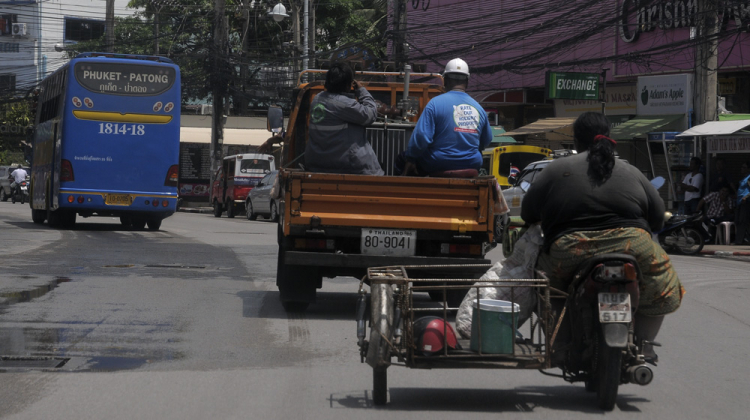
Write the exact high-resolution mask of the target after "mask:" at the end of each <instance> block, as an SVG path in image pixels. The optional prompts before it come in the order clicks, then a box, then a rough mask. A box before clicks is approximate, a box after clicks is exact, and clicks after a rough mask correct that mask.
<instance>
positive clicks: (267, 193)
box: [245, 171, 279, 222]
mask: <svg viewBox="0 0 750 420" xmlns="http://www.w3.org/2000/svg"><path fill="white" fill-rule="evenodd" d="M278 175H279V171H271V172H269V173H267V174H266V176H264V177H263V179H261V180H260V182H258V185H256V186H255V188H253V189H252V190H250V193H249V194H248V195H247V200H245V210H246V213H245V214H246V216H247V220H255V219H257V218H258V216H259V215H261V216H263V217H264V218H266V219H269V220H271V221H273V222H277V221H278V220H279V198H278V194H277V191H276V190H277V189H278V187H277V188H275V189H274V184H276V179H277V178H278ZM272 195H273V196H272Z"/></svg>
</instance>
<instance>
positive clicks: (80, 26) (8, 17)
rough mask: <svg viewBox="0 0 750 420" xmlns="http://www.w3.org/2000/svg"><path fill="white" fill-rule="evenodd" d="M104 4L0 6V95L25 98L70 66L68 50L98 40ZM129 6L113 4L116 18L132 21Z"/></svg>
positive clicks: (54, 0)
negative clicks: (63, 67) (42, 81)
mask: <svg viewBox="0 0 750 420" xmlns="http://www.w3.org/2000/svg"><path fill="white" fill-rule="evenodd" d="M106 3H107V2H106V0H0V95H7V94H11V95H24V94H25V93H26V92H27V91H28V90H29V89H32V88H34V87H35V86H36V84H37V83H38V82H39V81H40V80H42V79H43V78H44V77H46V76H47V75H49V74H51V73H52V72H54V71H55V70H57V69H58V68H59V67H61V66H62V65H63V64H65V63H66V62H67V59H68V58H67V57H68V56H67V53H66V52H65V51H64V49H65V48H69V49H70V48H74V45H75V44H76V43H77V42H79V41H88V40H91V39H98V38H100V37H101V36H102V35H103V34H104V31H105V14H106ZM127 4H128V0H115V2H114V5H115V16H129V15H132V14H133V13H134V12H135V10H134V9H128V8H127ZM55 47H57V49H56V48H55ZM58 50H59V51H58Z"/></svg>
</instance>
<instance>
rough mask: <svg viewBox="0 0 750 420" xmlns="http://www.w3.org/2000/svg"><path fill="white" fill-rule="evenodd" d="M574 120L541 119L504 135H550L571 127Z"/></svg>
mask: <svg viewBox="0 0 750 420" xmlns="http://www.w3.org/2000/svg"><path fill="white" fill-rule="evenodd" d="M575 121H576V119H575V118H542V119H541V120H538V121H535V122H533V123H531V124H528V125H524V126H523V127H519V128H516V129H514V130H513V131H509V132H507V133H505V135H506V136H526V135H529V134H542V133H551V132H555V131H558V130H561V129H563V128H565V127H569V126H571V125H573V123H574V122H575Z"/></svg>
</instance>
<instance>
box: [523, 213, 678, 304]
mask: <svg viewBox="0 0 750 420" xmlns="http://www.w3.org/2000/svg"><path fill="white" fill-rule="evenodd" d="M608 253H623V254H629V255H632V256H633V257H635V259H636V261H638V266H639V267H640V269H641V274H642V275H643V282H642V283H641V284H640V290H641V297H640V305H639V307H638V313H640V314H643V315H647V316H657V315H665V314H668V313H671V312H674V311H676V310H677V308H679V307H680V303H681V302H682V297H683V296H684V294H685V289H684V288H683V287H682V284H681V283H680V279H679V278H677V273H676V272H675V271H674V267H672V263H671V262H670V260H669V256H668V255H667V253H666V252H665V251H664V249H662V247H661V246H660V245H659V244H658V243H656V242H654V241H653V240H652V239H651V235H650V234H649V233H648V232H646V231H645V230H643V229H638V228H618V229H607V230H598V231H588V232H575V233H570V234H567V235H563V236H561V237H560V238H558V239H557V240H556V241H555V242H554V243H553V244H552V245H551V247H550V249H549V252H544V251H542V252H541V253H540V254H539V260H538V262H537V269H538V270H541V271H543V272H544V273H545V274H546V275H547V277H548V278H549V280H550V286H552V287H554V288H556V289H559V290H563V291H565V290H567V289H568V286H569V285H570V281H571V279H572V276H573V272H574V271H575V270H576V269H577V268H578V266H579V265H580V264H581V263H582V262H584V261H585V260H586V259H588V258H590V257H592V256H595V255H600V254H608Z"/></svg>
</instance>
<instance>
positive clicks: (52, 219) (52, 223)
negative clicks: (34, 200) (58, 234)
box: [47, 210, 63, 228]
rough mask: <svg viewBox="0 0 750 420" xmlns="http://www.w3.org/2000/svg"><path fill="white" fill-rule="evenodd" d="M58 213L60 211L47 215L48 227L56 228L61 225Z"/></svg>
mask: <svg viewBox="0 0 750 420" xmlns="http://www.w3.org/2000/svg"><path fill="white" fill-rule="evenodd" d="M60 213H61V212H60V210H57V211H51V212H49V215H47V223H48V224H49V227H53V228H57V227H60V225H62V222H63V217H62V214H60Z"/></svg>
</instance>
